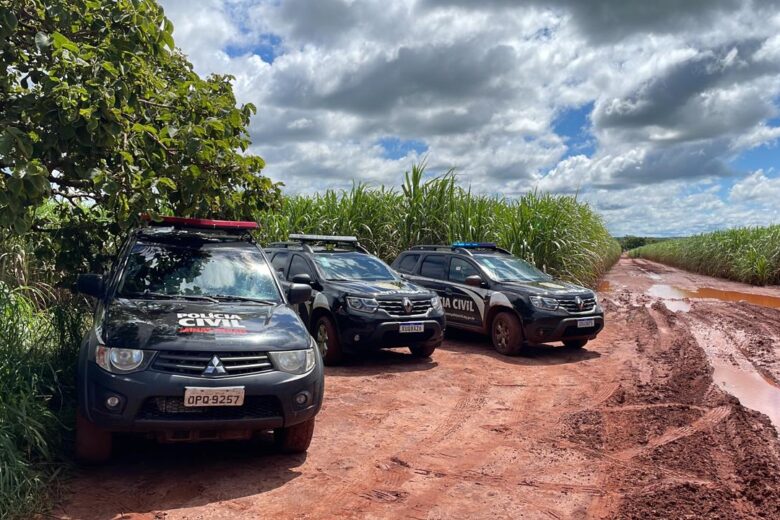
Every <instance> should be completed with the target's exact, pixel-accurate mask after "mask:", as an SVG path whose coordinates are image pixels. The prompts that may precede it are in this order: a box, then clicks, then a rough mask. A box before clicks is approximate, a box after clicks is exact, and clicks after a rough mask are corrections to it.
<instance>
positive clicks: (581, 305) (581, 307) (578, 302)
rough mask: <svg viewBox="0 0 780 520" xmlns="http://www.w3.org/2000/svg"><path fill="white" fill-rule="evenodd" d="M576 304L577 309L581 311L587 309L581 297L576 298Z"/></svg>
mask: <svg viewBox="0 0 780 520" xmlns="http://www.w3.org/2000/svg"><path fill="white" fill-rule="evenodd" d="M574 303H576V304H577V308H578V309H579V310H582V309H584V308H585V302H583V301H582V298H580V297H579V296H577V297H576V298H574Z"/></svg>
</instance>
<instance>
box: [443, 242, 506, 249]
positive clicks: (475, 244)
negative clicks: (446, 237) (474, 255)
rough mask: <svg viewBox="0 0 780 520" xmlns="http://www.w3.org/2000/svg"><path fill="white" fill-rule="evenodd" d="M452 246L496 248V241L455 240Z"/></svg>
mask: <svg viewBox="0 0 780 520" xmlns="http://www.w3.org/2000/svg"><path fill="white" fill-rule="evenodd" d="M452 247H461V248H463V249H496V248H497V247H498V246H497V245H496V243H495V242H454V243H453V244H452Z"/></svg>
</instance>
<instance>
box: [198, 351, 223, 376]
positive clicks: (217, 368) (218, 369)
mask: <svg viewBox="0 0 780 520" xmlns="http://www.w3.org/2000/svg"><path fill="white" fill-rule="evenodd" d="M225 374H227V370H225V365H223V364H222V360H220V359H219V358H218V357H217V356H216V355H215V356H214V357H212V358H211V361H209V364H208V365H206V369H205V370H204V371H203V375H204V376H222V375H225Z"/></svg>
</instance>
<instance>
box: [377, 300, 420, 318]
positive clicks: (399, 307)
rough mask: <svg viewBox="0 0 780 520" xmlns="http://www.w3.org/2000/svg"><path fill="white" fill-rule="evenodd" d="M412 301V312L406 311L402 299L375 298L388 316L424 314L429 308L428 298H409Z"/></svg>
mask: <svg viewBox="0 0 780 520" xmlns="http://www.w3.org/2000/svg"><path fill="white" fill-rule="evenodd" d="M409 301H411V302H412V312H410V313H407V312H406V309H404V301H403V299H400V300H399V299H392V300H391V299H387V298H377V302H378V303H379V308H380V309H382V310H384V311H386V312H387V313H388V314H389V315H390V316H415V315H420V314H426V313H427V312H428V311H429V310H430V308H431V299H430V298H409Z"/></svg>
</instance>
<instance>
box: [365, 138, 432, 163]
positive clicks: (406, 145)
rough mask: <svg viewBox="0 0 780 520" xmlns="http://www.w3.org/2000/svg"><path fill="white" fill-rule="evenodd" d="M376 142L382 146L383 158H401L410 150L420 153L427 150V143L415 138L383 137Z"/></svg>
mask: <svg viewBox="0 0 780 520" xmlns="http://www.w3.org/2000/svg"><path fill="white" fill-rule="evenodd" d="M377 144H378V145H379V146H381V147H382V148H383V151H382V157H384V158H385V159H392V160H396V159H403V158H404V157H406V156H407V155H409V153H410V152H416V153H417V155H422V154H424V153H425V152H427V151H428V145H427V144H425V143H424V142H423V141H419V140H417V139H401V138H400V137H383V138H381V139H380V140H379V141H377Z"/></svg>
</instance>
